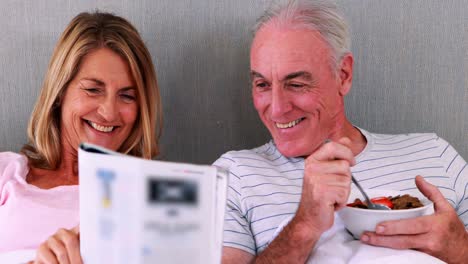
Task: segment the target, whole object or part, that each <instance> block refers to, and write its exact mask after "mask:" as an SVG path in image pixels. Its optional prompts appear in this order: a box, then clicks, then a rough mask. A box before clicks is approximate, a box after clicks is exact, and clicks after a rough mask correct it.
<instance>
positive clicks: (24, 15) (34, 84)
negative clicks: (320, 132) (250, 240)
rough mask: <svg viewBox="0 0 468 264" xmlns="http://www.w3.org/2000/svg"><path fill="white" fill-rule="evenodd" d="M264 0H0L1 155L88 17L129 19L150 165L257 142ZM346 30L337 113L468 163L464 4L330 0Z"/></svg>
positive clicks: (18, 135) (261, 137)
mask: <svg viewBox="0 0 468 264" xmlns="http://www.w3.org/2000/svg"><path fill="white" fill-rule="evenodd" d="M269 3H270V1H265V0H257V1H251V0H236V1H232V0H203V1H197V0H180V1H173V0H159V1H151V0H145V1H131V0H120V1H104V0H100V1H71V0H51V1H45V0H43V1H42V0H41V1H14V0H5V1H1V2H0V25H1V28H2V34H0V127H1V128H0V151H6V150H13V151H18V150H19V148H20V147H21V145H22V144H23V143H24V142H25V139H26V125H27V120H28V118H29V114H30V112H31V110H32V106H33V103H34V102H35V100H36V97H37V94H38V90H39V88H40V86H41V82H42V79H43V75H44V72H45V69H46V67H47V63H48V60H49V57H50V55H51V53H52V49H53V46H54V44H55V42H56V41H57V39H58V36H59V34H60V32H61V31H62V30H63V29H64V28H65V26H66V24H67V23H68V22H69V21H70V19H71V18H72V17H73V16H75V15H76V14H77V13H79V12H81V11H92V10H94V9H96V8H98V9H100V10H105V11H111V12H114V13H116V14H119V15H122V16H124V17H126V18H128V19H129V20H130V21H131V22H132V23H133V24H134V25H135V26H136V27H137V28H138V29H139V31H140V32H141V34H142V36H143V38H144V40H145V42H146V43H147V45H148V47H149V49H150V51H151V53H152V55H153V60H154V62H155V64H156V69H157V73H158V79H159V84H160V88H161V93H162V98H163V103H164V134H163V138H162V151H163V155H162V156H161V158H163V159H166V160H177V161H188V162H197V163H210V162H212V161H214V160H215V159H216V158H217V157H218V156H219V155H220V154H221V153H223V152H225V151H227V150H230V149H240V148H251V147H254V146H256V145H259V144H262V143H263V142H265V141H266V140H267V139H268V133H267V132H266V130H265V129H264V128H263V126H262V124H261V122H260V120H259V119H258V117H257V115H256V112H255V111H254V109H253V107H252V103H251V98H250V87H249V75H248V67H249V60H248V47H249V42H250V31H249V28H250V26H251V25H253V23H254V22H255V18H256V17H257V16H258V15H259V14H260V13H261V11H262V10H263V9H264V8H265V7H267V6H268V5H269ZM339 4H340V5H341V6H342V7H343V9H344V11H345V13H346V14H347V17H348V20H349V22H350V24H351V27H352V41H353V48H352V50H353V52H354V54H355V75H354V85H353V90H352V92H351V94H350V95H349V96H348V98H347V111H348V113H349V116H350V118H351V120H352V121H353V122H354V123H355V124H356V125H358V126H360V127H362V128H365V129H367V130H370V131H374V132H387V133H401V132H424V131H427V132H429V131H432V132H436V133H437V134H439V135H440V136H441V137H444V138H445V139H447V140H448V141H449V142H451V143H452V144H453V145H454V146H455V148H456V149H457V150H458V151H459V152H460V154H461V155H462V156H464V157H465V159H466V158H468V16H467V15H466V14H468V0H458V1H439V0H415V1H407V0H392V1H388V0H359V1H351V0H341V1H339Z"/></svg>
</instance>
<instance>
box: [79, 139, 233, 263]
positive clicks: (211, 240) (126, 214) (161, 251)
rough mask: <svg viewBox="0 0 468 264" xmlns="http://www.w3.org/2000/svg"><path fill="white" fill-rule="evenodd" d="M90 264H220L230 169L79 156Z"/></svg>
mask: <svg viewBox="0 0 468 264" xmlns="http://www.w3.org/2000/svg"><path fill="white" fill-rule="evenodd" d="M78 166H79V177H80V184H79V186H80V187H79V188H80V250H81V255H82V257H83V261H84V263H175V264H176V263H220V262H221V250H222V231H223V220H224V210H225V204H226V191H227V177H228V173H227V171H225V170H223V169H221V168H218V167H215V166H203V165H193V164H185V163H176V162H163V161H155V160H145V159H141V158H136V157H132V156H128V155H123V154H121V153H117V152H113V151H110V150H107V149H104V148H102V147H98V146H95V145H91V144H85V143H84V144H81V145H80V149H79V151H78Z"/></svg>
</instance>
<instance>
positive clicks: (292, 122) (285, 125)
mask: <svg viewBox="0 0 468 264" xmlns="http://www.w3.org/2000/svg"><path fill="white" fill-rule="evenodd" d="M304 119H305V118H304V117H301V118H299V119H296V120H294V121H291V122H289V123H283V124H282V123H275V124H276V127H277V128H291V127H293V126H295V125H297V124H299V123H300V122H301V121H302V120H304Z"/></svg>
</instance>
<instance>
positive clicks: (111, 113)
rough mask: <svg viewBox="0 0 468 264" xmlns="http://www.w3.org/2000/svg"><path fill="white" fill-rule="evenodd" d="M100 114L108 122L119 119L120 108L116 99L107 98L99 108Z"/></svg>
mask: <svg viewBox="0 0 468 264" xmlns="http://www.w3.org/2000/svg"><path fill="white" fill-rule="evenodd" d="M98 114H99V115H101V116H102V118H103V119H104V120H105V121H108V122H111V121H114V120H115V119H117V116H118V107H117V102H116V100H115V99H114V98H105V99H104V100H103V101H102V102H101V103H100V105H99V107H98Z"/></svg>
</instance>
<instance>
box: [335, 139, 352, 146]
mask: <svg viewBox="0 0 468 264" xmlns="http://www.w3.org/2000/svg"><path fill="white" fill-rule="evenodd" d="M338 143H340V144H342V145H345V146H346V147H348V148H351V144H352V142H351V139H349V138H348V137H342V138H340V139H338Z"/></svg>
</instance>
